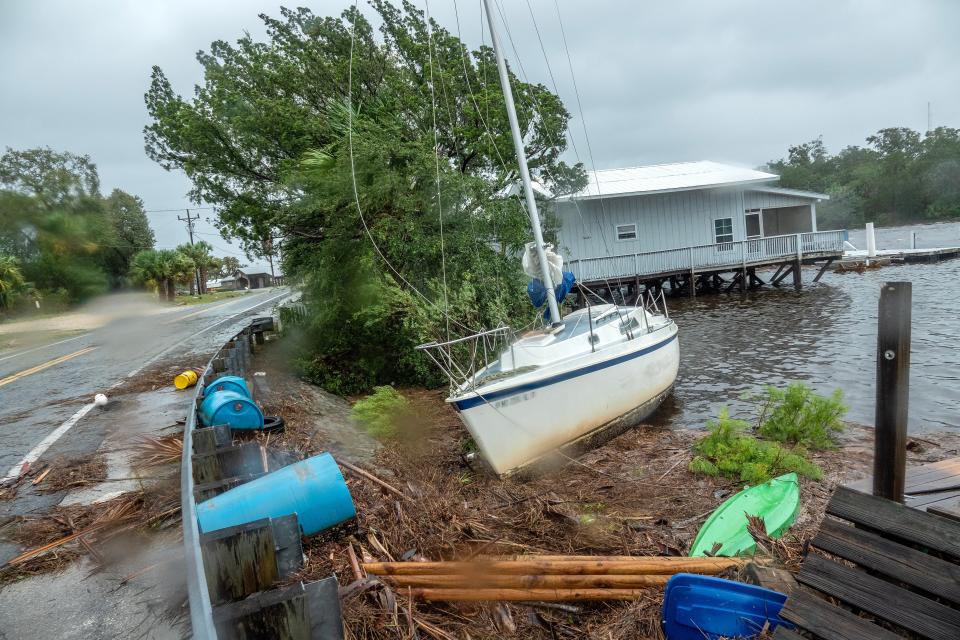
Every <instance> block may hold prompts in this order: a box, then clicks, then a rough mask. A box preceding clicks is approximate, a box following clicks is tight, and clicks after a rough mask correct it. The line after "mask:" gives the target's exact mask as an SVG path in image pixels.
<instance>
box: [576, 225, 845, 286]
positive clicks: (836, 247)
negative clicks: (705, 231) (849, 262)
mask: <svg viewBox="0 0 960 640" xmlns="http://www.w3.org/2000/svg"><path fill="white" fill-rule="evenodd" d="M846 239H847V232H846V231H845V230H837V231H813V232H808V233H793V234H788V235H780V236H769V237H766V238H751V239H748V240H737V241H732V242H720V243H711V244H701V245H694V246H690V247H679V248H677V249H664V250H661V251H642V252H637V253H628V254H623V255H616V256H596V257H593V258H578V259H574V260H570V261H569V262H568V263H567V268H568V269H569V270H570V271H572V272H573V273H574V275H576V277H577V280H579V281H581V282H596V281H599V280H604V279H608V278H625V277H633V276H641V277H642V276H647V275H649V276H653V275H665V274H681V273H689V272H696V271H698V270H703V269H717V268H724V267H726V268H736V267H745V266H749V265H751V264H758V263H763V262H769V261H771V260H775V259H789V258H796V259H803V257H804V256H807V255H809V254H821V253H842V252H843V242H844V240H846Z"/></svg>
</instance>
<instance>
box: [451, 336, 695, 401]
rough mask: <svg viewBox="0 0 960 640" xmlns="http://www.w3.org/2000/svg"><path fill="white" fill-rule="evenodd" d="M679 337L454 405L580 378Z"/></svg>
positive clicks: (658, 347)
mask: <svg viewBox="0 0 960 640" xmlns="http://www.w3.org/2000/svg"><path fill="white" fill-rule="evenodd" d="M676 339H677V334H673V335H672V336H670V337H669V338H667V339H666V340H664V341H663V342H659V343H657V344H654V345H651V346H649V347H646V348H644V349H640V350H638V351H634V352H633V353H627V354H624V355H622V356H618V357H616V358H613V359H611V360H605V361H603V362H598V363H596V364H591V365H589V366H587V367H583V368H581V369H573V370H572V371H567V372H565V373H558V374H557V375H555V376H551V377H549V378H544V379H543V380H537V381H536V382H528V383H527V384H522V385H519V386H517V387H510V388H508V389H501V390H499V391H492V392H490V393H486V394H483V396H482V397H481V396H479V395H477V396H474V397H472V398H467V399H466V400H457V401H455V402H454V403H453V406H454V407H455V408H456V410H457V411H464V410H466V409H472V408H473V407H476V406H478V405H481V404H485V403H487V402H491V401H493V400H499V399H500V398H506V397H507V396H512V395H515V394H517V393H523V392H525V391H532V390H534V389H541V388H543V387H547V386H550V385H551V384H556V383H558V382H563V381H564V380H571V379H573V378H579V377H580V376H585V375H587V374H588V373H593V372H594V371H600V370H601V369H606V368H608V367H613V366H616V365H618V364H620V363H623V362H626V361H628V360H633V359H634V358H639V357H640V356H644V355H646V354H648V353H652V352H654V351H656V350H657V349H661V348H663V347H665V346H667V345H668V344H670V343H671V342H673V341H674V340H676Z"/></svg>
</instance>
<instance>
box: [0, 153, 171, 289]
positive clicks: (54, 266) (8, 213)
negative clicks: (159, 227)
mask: <svg viewBox="0 0 960 640" xmlns="http://www.w3.org/2000/svg"><path fill="white" fill-rule="evenodd" d="M153 243H154V238H153V232H152V231H151V230H150V227H149V225H148V223H147V216H146V213H145V212H144V210H143V202H142V201H141V200H140V199H139V198H137V197H136V196H132V195H130V194H128V193H125V192H123V191H121V190H119V189H115V190H114V191H113V192H112V193H111V194H110V196H108V197H106V198H104V197H103V195H102V194H101V193H100V178H99V175H98V174H97V167H96V165H94V163H93V162H92V161H91V160H90V157H89V156H81V155H77V154H74V153H69V152H60V151H54V150H52V149H49V148H41V149H27V150H25V151H17V150H13V149H9V148H8V149H7V151H6V152H5V153H4V154H3V155H2V156H0V256H9V257H12V258H16V260H17V262H18V264H19V265H20V267H19V268H20V270H21V272H22V275H23V277H24V279H25V280H26V281H27V282H29V283H30V285H31V286H32V287H33V288H34V289H35V290H36V291H37V293H38V294H40V295H41V297H42V294H45V293H56V294H58V295H60V296H61V297H63V298H64V300H65V301H67V302H71V301H77V300H82V299H84V298H86V297H89V296H91V295H94V294H96V293H100V292H102V291H104V290H105V289H107V288H108V287H118V286H121V285H123V284H124V282H126V277H127V272H128V271H129V267H130V259H131V258H132V257H133V254H135V253H136V252H137V251H139V250H141V249H143V248H148V247H152V246H153Z"/></svg>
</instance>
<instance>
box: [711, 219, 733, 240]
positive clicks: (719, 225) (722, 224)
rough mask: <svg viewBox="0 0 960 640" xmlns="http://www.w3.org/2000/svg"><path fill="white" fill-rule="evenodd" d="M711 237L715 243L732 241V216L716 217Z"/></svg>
mask: <svg viewBox="0 0 960 640" xmlns="http://www.w3.org/2000/svg"><path fill="white" fill-rule="evenodd" d="M713 237H714V241H715V242H716V243H717V244H723V243H727V242H733V218H718V219H716V220H714V221H713Z"/></svg>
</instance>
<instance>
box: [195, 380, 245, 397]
mask: <svg viewBox="0 0 960 640" xmlns="http://www.w3.org/2000/svg"><path fill="white" fill-rule="evenodd" d="M217 391H235V392H237V393H240V394H242V395H245V396H247V397H248V398H249V397H251V396H250V387H248V386H247V381H246V380H244V379H243V378H241V377H240V376H220V377H219V378H217V379H216V380H214V381H213V382H211V383H210V384H208V385H207V387H206V388H205V389H204V390H203V393H204V394H205V395H210V394H212V393H215V392H217Z"/></svg>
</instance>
